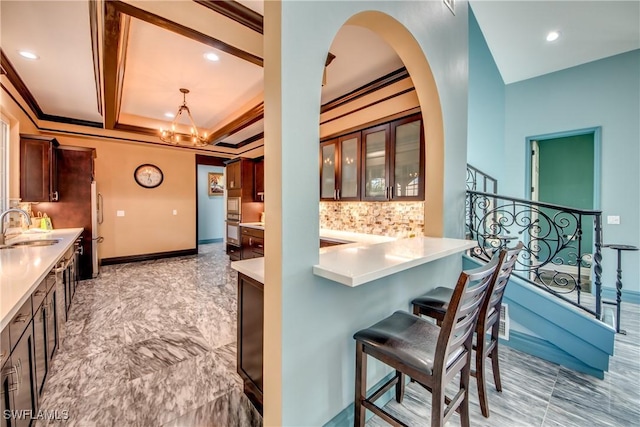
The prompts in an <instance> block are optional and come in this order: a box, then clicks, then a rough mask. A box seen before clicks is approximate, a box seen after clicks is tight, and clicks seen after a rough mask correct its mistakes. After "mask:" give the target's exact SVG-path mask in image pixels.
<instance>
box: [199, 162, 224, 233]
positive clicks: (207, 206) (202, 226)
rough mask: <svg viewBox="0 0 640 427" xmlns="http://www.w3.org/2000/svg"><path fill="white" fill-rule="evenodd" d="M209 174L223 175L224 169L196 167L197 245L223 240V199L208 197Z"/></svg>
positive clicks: (219, 167)
mask: <svg viewBox="0 0 640 427" xmlns="http://www.w3.org/2000/svg"><path fill="white" fill-rule="evenodd" d="M209 172H216V173H224V168H223V167H221V166H207V165H198V243H210V242H211V241H212V240H215V241H222V239H223V238H224V219H225V218H224V198H223V197H222V196H209Z"/></svg>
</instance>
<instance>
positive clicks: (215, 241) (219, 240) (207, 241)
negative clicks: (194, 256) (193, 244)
mask: <svg viewBox="0 0 640 427" xmlns="http://www.w3.org/2000/svg"><path fill="white" fill-rule="evenodd" d="M223 240H224V239H223V238H222V237H219V238H217V239H203V240H198V244H199V245H206V244H209V243H221V242H222V241H223Z"/></svg>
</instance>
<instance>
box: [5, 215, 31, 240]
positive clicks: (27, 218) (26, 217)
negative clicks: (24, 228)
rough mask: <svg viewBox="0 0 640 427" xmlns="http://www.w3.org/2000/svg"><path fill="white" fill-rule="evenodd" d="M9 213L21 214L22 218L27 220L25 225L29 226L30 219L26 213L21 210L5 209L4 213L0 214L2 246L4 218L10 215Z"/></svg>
mask: <svg viewBox="0 0 640 427" xmlns="http://www.w3.org/2000/svg"><path fill="white" fill-rule="evenodd" d="M11 212H17V213H21V214H22V216H24V217H25V219H26V220H27V225H31V218H29V214H28V213H27V212H26V211H23V210H22V209H18V208H11V209H7V210H6V211H4V212H2V213H0V245H4V233H5V229H4V218H5V217H6V216H7V215H8V214H10V213H11Z"/></svg>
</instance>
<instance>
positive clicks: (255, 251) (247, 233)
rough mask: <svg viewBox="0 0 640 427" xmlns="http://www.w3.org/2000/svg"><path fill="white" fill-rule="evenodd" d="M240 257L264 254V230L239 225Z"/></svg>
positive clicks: (248, 257) (253, 256) (254, 256)
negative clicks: (240, 238) (240, 236)
mask: <svg viewBox="0 0 640 427" xmlns="http://www.w3.org/2000/svg"><path fill="white" fill-rule="evenodd" d="M241 235H242V259H250V258H260V257H262V256H264V230H258V229H256V228H249V227H241Z"/></svg>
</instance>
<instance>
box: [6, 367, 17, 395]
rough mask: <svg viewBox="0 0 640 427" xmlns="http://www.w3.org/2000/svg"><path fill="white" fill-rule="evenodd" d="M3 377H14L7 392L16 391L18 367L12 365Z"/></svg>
mask: <svg viewBox="0 0 640 427" xmlns="http://www.w3.org/2000/svg"><path fill="white" fill-rule="evenodd" d="M5 375H6V376H7V377H8V376H13V375H15V378H14V381H12V382H11V384H10V385H9V391H18V388H19V387H18V367H17V366H16V365H12V366H11V367H10V368H9V369H7V373H6V374H5Z"/></svg>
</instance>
